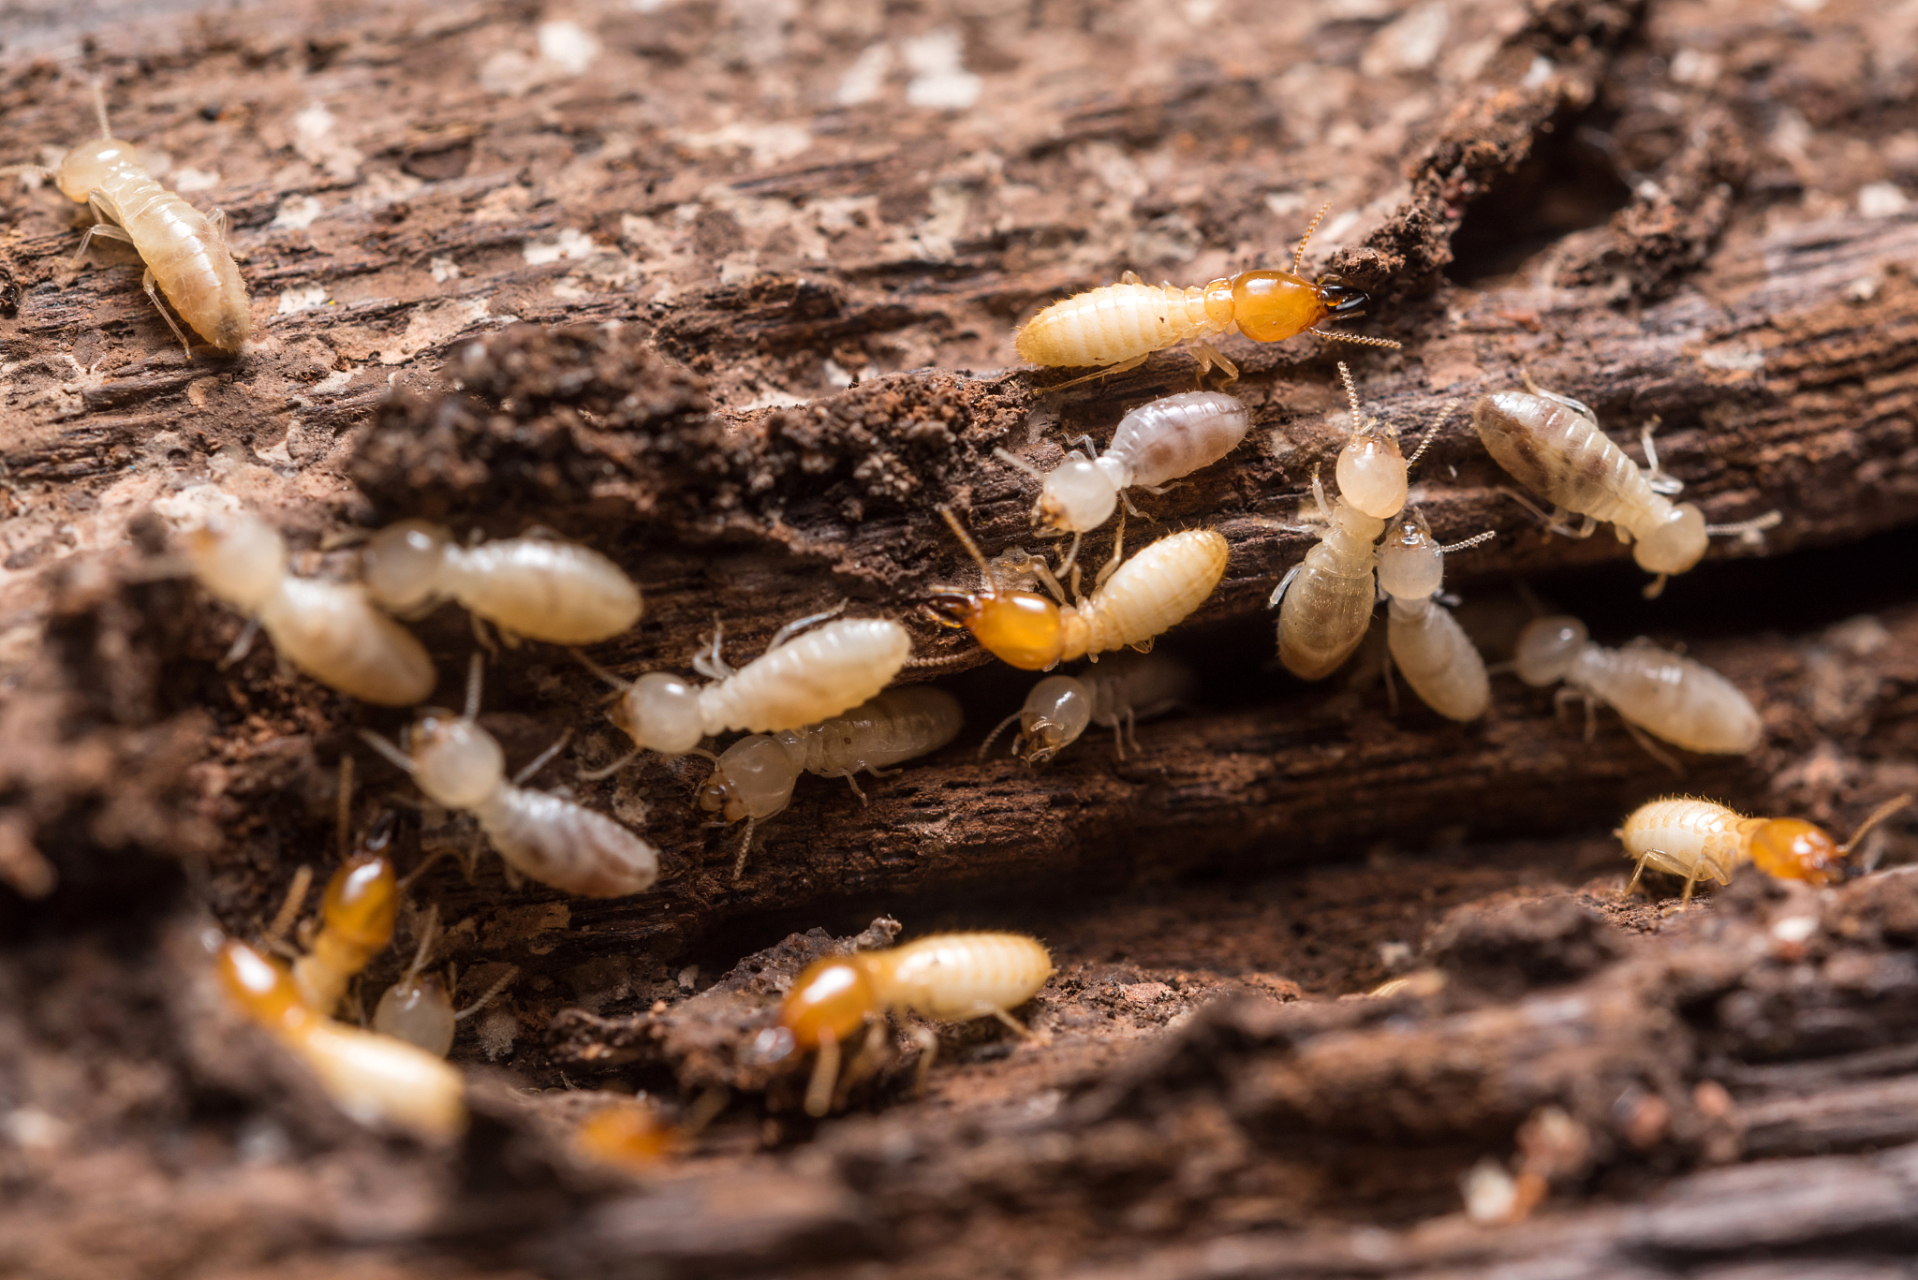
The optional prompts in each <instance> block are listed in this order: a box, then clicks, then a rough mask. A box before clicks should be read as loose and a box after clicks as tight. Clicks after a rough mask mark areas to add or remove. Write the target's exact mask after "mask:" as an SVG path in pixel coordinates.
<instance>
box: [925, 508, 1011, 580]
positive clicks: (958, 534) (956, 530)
mask: <svg viewBox="0 0 1918 1280" xmlns="http://www.w3.org/2000/svg"><path fill="white" fill-rule="evenodd" d="M937 510H938V512H939V515H940V516H941V518H943V519H944V520H945V522H946V527H947V528H949V529H951V530H952V534H953V536H954V537H955V538H957V539H959V544H960V545H961V546H963V547H964V548H965V549H966V554H967V555H969V556H971V557H972V560H973V563H974V564H976V565H978V566H979V572H980V573H983V574H985V575H986V591H987V594H988V595H995V596H996V595H998V594H999V578H998V576H997V575H996V574H994V573H993V571H992V565H991V564H990V563H988V562H987V560H986V556H985V553H984V552H983V551H981V550H979V544H978V543H976V542H974V541H973V540H972V535H971V534H970V533H967V532H966V527H965V526H964V525H962V524H960V523H959V517H958V516H955V515H954V514H952V508H951V507H939V508H937Z"/></svg>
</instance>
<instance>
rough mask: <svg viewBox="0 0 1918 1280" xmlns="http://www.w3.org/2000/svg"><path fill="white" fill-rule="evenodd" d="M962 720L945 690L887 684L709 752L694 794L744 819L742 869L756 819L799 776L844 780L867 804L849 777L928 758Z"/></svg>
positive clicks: (731, 817) (782, 799) (738, 867)
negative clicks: (707, 769) (822, 716)
mask: <svg viewBox="0 0 1918 1280" xmlns="http://www.w3.org/2000/svg"><path fill="white" fill-rule="evenodd" d="M964 725H965V713H964V712H963V711H961V710H960V707H959V700H958V699H957V698H955V697H953V696H952V695H951V694H949V693H947V692H946V691H945V690H944V689H935V688H933V687H932V686H930V685H923V684H913V685H906V686H904V687H903V688H898V689H887V690H885V691H884V692H883V693H880V694H879V695H877V696H876V697H873V698H869V699H867V700H866V701H865V702H862V703H860V704H859V705H858V706H856V707H854V708H853V709H852V710H850V711H845V712H841V713H840V714H839V715H836V716H833V717H831V718H830V719H827V720H822V721H820V722H819V723H818V724H814V725H808V726H807V727H805V728H804V729H782V730H780V731H779V732H778V733H775V734H771V735H766V734H753V735H751V736H750V737H745V738H741V739H740V740H739V741H738V742H735V743H733V744H732V745H731V746H730V747H727V748H726V750H725V751H724V752H722V753H721V754H719V755H717V756H714V757H713V773H712V776H711V777H710V778H708V779H707V780H706V785H705V786H704V787H703V788H701V790H700V793H699V807H700V808H701V809H703V810H705V811H706V812H707V813H717V814H719V815H720V816H721V817H722V819H723V820H724V821H726V822H729V823H730V822H739V821H741V820H744V821H745V823H746V834H745V836H744V837H743V838H742V840H741V842H740V846H739V857H738V860H737V861H736V862H735V863H734V865H733V878H734V879H735V880H736V879H738V878H739V875H740V873H741V872H742V871H743V870H744V869H745V865H746V855H747V853H748V851H749V850H751V848H752V842H753V828H754V826H755V825H756V824H758V823H761V822H764V821H766V820H767V819H769V818H773V817H776V816H777V815H778V814H780V813H782V812H784V811H785V808H786V806H787V805H788V804H790V803H791V802H792V794H793V787H794V786H795V785H796V784H797V783H798V781H799V775H800V774H801V773H802V772H804V773H813V774H818V775H819V776H821V777H825V778H844V779H845V780H846V783H847V785H848V786H850V787H851V788H852V793H853V794H854V795H856V796H858V797H859V802H860V803H861V804H864V803H866V796H865V793H864V792H862V791H860V789H859V783H858V782H857V781H856V779H855V777H854V775H855V774H857V773H859V772H860V771H861V770H865V771H866V772H869V773H871V774H873V775H874V776H875V777H879V776H883V772H882V771H883V770H885V769H886V768H887V767H888V766H890V765H895V764H902V763H904V762H905V761H907V760H912V759H916V758H917V757H919V756H923V755H929V754H930V753H932V752H934V751H937V750H938V749H939V748H941V747H943V746H945V745H946V744H947V743H948V742H951V741H952V740H953V738H954V737H956V736H957V735H958V733H959V730H960V729H961V728H962V727H964Z"/></svg>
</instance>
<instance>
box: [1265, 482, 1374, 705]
mask: <svg viewBox="0 0 1918 1280" xmlns="http://www.w3.org/2000/svg"><path fill="white" fill-rule="evenodd" d="M1312 496H1313V498H1314V500H1315V501H1317V503H1318V507H1319V514H1320V516H1321V517H1322V518H1323V519H1324V521H1325V532H1324V533H1323V534H1321V535H1320V538H1319V543H1318V545H1317V546H1315V547H1313V548H1312V549H1311V550H1310V551H1308V552H1306V553H1305V559H1304V560H1302V561H1300V562H1299V563H1298V564H1296V565H1294V566H1292V568H1291V570H1290V571H1289V572H1287V574H1286V575H1285V577H1283V578H1281V579H1280V580H1279V585H1278V586H1277V588H1275V589H1274V590H1273V592H1272V598H1271V599H1270V600H1268V601H1266V603H1267V605H1269V606H1277V607H1278V610H1279V661H1280V662H1282V663H1284V664H1285V669H1286V670H1287V671H1290V672H1291V673H1292V674H1293V675H1295V676H1298V677H1299V678H1300V679H1301V680H1322V679H1324V678H1325V677H1326V676H1329V675H1331V674H1332V673H1333V672H1334V671H1336V670H1338V668H1339V666H1340V665H1341V664H1342V663H1344V661H1345V660H1346V659H1347V658H1349V657H1351V656H1352V651H1353V650H1354V649H1356V648H1358V647H1359V642H1360V641H1361V640H1363V639H1365V629H1366V628H1367V627H1368V626H1370V625H1371V622H1372V606H1373V605H1374V604H1376V603H1377V591H1376V588H1375V579H1374V576H1373V574H1374V570H1375V569H1376V567H1377V558H1376V548H1375V547H1374V544H1375V543H1377V542H1378V539H1379V535H1380V534H1382V533H1384V532H1385V521H1384V520H1383V519H1380V518H1379V517H1377V516H1369V515H1366V514H1365V513H1364V512H1363V511H1360V510H1359V509H1358V508H1357V507H1355V506H1353V505H1352V504H1351V503H1349V502H1347V501H1346V500H1345V499H1344V498H1338V499H1335V500H1333V501H1331V502H1328V501H1327V500H1326V497H1325V486H1324V484H1322V483H1321V482H1320V481H1319V478H1318V476H1316V475H1314V476H1313V477H1312Z"/></svg>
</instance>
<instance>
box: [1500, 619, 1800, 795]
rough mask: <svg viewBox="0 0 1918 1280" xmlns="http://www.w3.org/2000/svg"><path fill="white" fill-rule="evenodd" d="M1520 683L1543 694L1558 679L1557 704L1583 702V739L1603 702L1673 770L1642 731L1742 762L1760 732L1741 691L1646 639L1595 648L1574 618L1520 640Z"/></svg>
mask: <svg viewBox="0 0 1918 1280" xmlns="http://www.w3.org/2000/svg"><path fill="white" fill-rule="evenodd" d="M1515 657H1516V658H1517V662H1516V666H1517V668H1518V676H1519V679H1521V680H1523V681H1524V682H1525V683H1526V684H1529V685H1533V686H1536V687H1539V688H1543V687H1544V686H1546V685H1550V684H1556V683H1557V682H1558V681H1560V680H1563V681H1564V682H1565V684H1566V686H1567V687H1566V688H1564V689H1561V690H1560V691H1559V695H1558V696H1559V699H1560V701H1561V702H1562V701H1564V700H1567V699H1571V698H1583V699H1584V700H1585V711H1586V738H1587V739H1588V740H1589V739H1590V738H1591V736H1592V734H1593V732H1594V731H1595V728H1596V721H1595V719H1594V718H1593V715H1592V710H1593V705H1594V704H1595V703H1599V702H1603V703H1606V704H1607V705H1609V706H1610V707H1611V708H1612V709H1613V710H1615V711H1617V712H1618V714H1619V715H1620V716H1621V717H1622V718H1623V719H1624V721H1625V726H1626V728H1627V729H1629V730H1630V731H1631V733H1632V736H1633V737H1635V738H1638V740H1639V744H1640V745H1641V746H1643V747H1644V748H1645V749H1646V750H1647V751H1648V752H1650V753H1651V754H1652V755H1653V756H1654V757H1656V758H1657V759H1659V760H1661V761H1664V762H1665V763H1666V764H1668V765H1671V767H1673V768H1676V767H1677V766H1676V765H1675V764H1673V762H1672V761H1671V760H1670V759H1669V758H1667V757H1666V756H1665V755H1664V753H1662V752H1660V751H1659V750H1658V749H1657V748H1656V747H1654V746H1653V745H1652V744H1651V743H1649V742H1647V741H1646V740H1645V739H1644V737H1643V735H1642V734H1640V732H1639V731H1640V730H1644V731H1645V732H1646V733H1651V734H1654V735H1656V736H1657V737H1660V738H1663V739H1664V740H1665V741H1667V742H1670V743H1674V744H1676V745H1678V746H1681V747H1684V748H1685V749H1686V750H1687V751H1698V752H1704V753H1707V754H1720V755H1743V754H1744V753H1745V752H1747V751H1752V750H1754V749H1756V748H1757V746H1758V744H1759V743H1760V742H1761V741H1762V740H1763V738H1764V733H1765V726H1764V723H1763V722H1762V721H1760V720H1759V718H1758V712H1757V711H1756V710H1754V709H1753V707H1752V704H1751V701H1750V700H1749V699H1748V698H1746V697H1745V695H1744V694H1742V693H1740V692H1739V691H1738V686H1736V685H1734V684H1733V683H1732V682H1731V681H1729V680H1727V679H1726V678H1725V677H1724V676H1721V675H1719V674H1718V673H1717V672H1716V671H1713V670H1711V669H1710V668H1709V667H1706V666H1703V665H1702V664H1700V663H1697V662H1694V661H1692V660H1691V659H1690V658H1683V657H1680V656H1679V655H1678V654H1675V653H1669V652H1667V651H1666V650H1664V649H1661V648H1659V647H1658V646H1657V645H1655V644H1653V643H1652V642H1651V641H1650V640H1648V639H1646V638H1645V637H1643V636H1640V637H1639V638H1638V639H1636V640H1633V641H1632V642H1631V643H1630V644H1628V645H1626V646H1625V647H1624V648H1622V649H1607V648H1605V647H1604V646H1603V645H1599V644H1594V643H1592V641H1591V638H1590V633H1589V632H1587V631H1586V629H1585V624H1584V623H1582V622H1580V621H1579V620H1578V619H1577V618H1569V617H1552V618H1539V619H1538V620H1536V621H1535V622H1532V623H1531V624H1529V625H1528V626H1527V627H1526V628H1525V630H1524V631H1522V632H1520V633H1519V637H1518V649H1517V652H1516V654H1515Z"/></svg>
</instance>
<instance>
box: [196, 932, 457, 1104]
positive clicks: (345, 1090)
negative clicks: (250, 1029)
mask: <svg viewBox="0 0 1918 1280" xmlns="http://www.w3.org/2000/svg"><path fill="white" fill-rule="evenodd" d="M215 967H216V969H217V971H218V973H219V977H220V982H221V985H222V986H224V987H225V988H226V991H227V994H228V995H230V996H231V997H232V998H233V1000H234V1002H235V1003H236V1004H238V1005H239V1006H240V1008H241V1009H242V1010H244V1011H245V1012H246V1014H247V1016H248V1017H250V1018H252V1019H253V1020H254V1021H255V1022H257V1023H258V1024H259V1025H260V1026H261V1027H263V1028H265V1029H266V1031H267V1032H269V1033H270V1034H271V1035H272V1036H273V1037H274V1039H276V1040H278V1041H279V1042H280V1043H281V1044H282V1045H284V1046H285V1047H286V1048H287V1049H288V1050H289V1051H290V1052H291V1053H292V1054H293V1055H294V1056H295V1057H297V1058H298V1059H299V1060H300V1061H301V1062H303V1063H305V1064H306V1067H307V1068H308V1070H310V1071H311V1072H312V1073H313V1075H314V1077H315V1078H316V1079H318V1081H319V1082H320V1086H321V1087H322V1088H323V1089H325V1090H326V1092H327V1094H328V1095H329V1096H330V1097H331V1098H332V1099H333V1101H334V1103H335V1104H336V1105H338V1107H339V1108H340V1110H342V1111H344V1112H346V1114H347V1115H349V1116H351V1117H352V1118H353V1119H355V1120H357V1121H359V1122H360V1123H361V1124H368V1125H376V1126H382V1127H393V1128H399V1129H404V1130H406V1131H408V1132H410V1133H413V1134H415V1135H417V1136H418V1137H421V1138H425V1139H429V1140H436V1141H437V1140H445V1139H449V1138H453V1137H456V1136H457V1135H458V1134H459V1133H460V1131H461V1130H463V1129H464V1128H465V1127H466V1104H465V1101H464V1099H463V1096H462V1094H463V1086H462V1084H461V1081H460V1074H459V1072H458V1071H456V1070H454V1069H453V1068H452V1067H450V1066H448V1065H447V1064H446V1063H445V1062H443V1061H441V1060H440V1059H439V1058H437V1057H435V1056H433V1055H432V1054H430V1053H426V1052H424V1051H423V1050H420V1049H418V1048H416V1047H414V1046H413V1045H410V1044H407V1043H405V1042H404V1041H401V1040H395V1039H394V1038H393V1037H391V1036H383V1035H380V1034H378V1033H377V1032H373V1031H362V1030H360V1029H359V1028H358V1027H350V1026H347V1025H345V1024H344V1023H339V1022H335V1021H333V1020H332V1019H331V1018H328V1017H325V1016H324V1015H322V1014H320V1013H319V1012H317V1011H316V1010H314V1009H313V1008H312V1007H310V1006H309V1005H308V1004H307V1003H306V1002H305V1001H304V1000H302V999H301V998H300V990H299V985H298V984H297V983H296V982H295V981H294V980H293V975H292V974H290V973H288V972H287V970H286V969H285V968H283V967H282V966H280V965H278V964H275V963H274V962H273V961H271V960H269V959H267V958H266V957H265V956H263V955H261V954H260V953H259V952H258V951H255V950H254V949H253V948H252V947H249V946H247V945H246V944H245V943H243V942H237V941H232V940H224V941H222V942H221V943H220V944H219V945H218V951H217V956H216V960H215Z"/></svg>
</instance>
